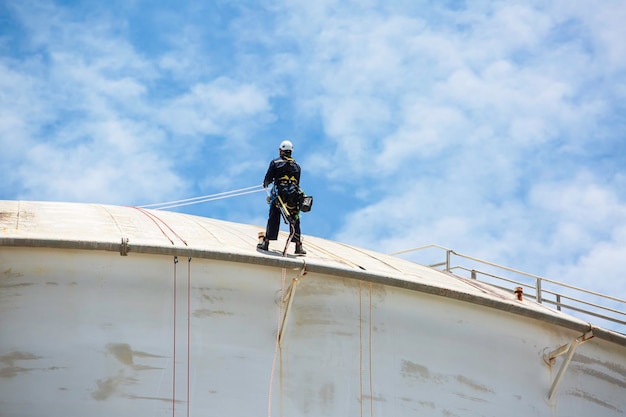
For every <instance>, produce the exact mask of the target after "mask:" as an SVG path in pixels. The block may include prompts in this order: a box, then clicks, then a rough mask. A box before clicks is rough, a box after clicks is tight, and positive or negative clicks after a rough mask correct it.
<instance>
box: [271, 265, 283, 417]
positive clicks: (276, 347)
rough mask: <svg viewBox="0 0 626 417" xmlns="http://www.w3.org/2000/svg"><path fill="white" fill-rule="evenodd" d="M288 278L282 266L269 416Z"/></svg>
mask: <svg viewBox="0 0 626 417" xmlns="http://www.w3.org/2000/svg"><path fill="white" fill-rule="evenodd" d="M286 280H287V269H286V268H281V279H280V301H279V303H278V320H277V325H276V344H275V345H274V359H273V360H272V372H271V374H270V388H269V393H268V400H267V417H272V388H273V386H274V374H275V372H276V358H277V356H278V348H279V345H280V328H281V327H282V320H283V302H284V301H283V300H284V298H285V282H286Z"/></svg>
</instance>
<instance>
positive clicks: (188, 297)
mask: <svg viewBox="0 0 626 417" xmlns="http://www.w3.org/2000/svg"><path fill="white" fill-rule="evenodd" d="M190 346H191V257H189V258H187V417H189V391H190V385H191V381H190V370H191V347H190Z"/></svg>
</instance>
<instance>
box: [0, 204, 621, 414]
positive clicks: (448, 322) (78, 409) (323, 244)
mask: <svg viewBox="0 0 626 417" xmlns="http://www.w3.org/2000/svg"><path fill="white" fill-rule="evenodd" d="M18 206H19V207H18ZM19 213H21V214H20V215H19V216H18V214H19ZM18 217H19V218H20V219H19V220H17V219H18ZM147 217H149V216H147V215H146V213H142V212H140V211H137V210H134V209H132V208H123V207H103V206H92V205H60V204H56V203H27V202H21V203H20V204H17V203H16V202H0V222H1V223H0V231H1V232H2V239H1V240H0V242H1V245H2V246H0V265H1V266H0V410H1V411H0V415H2V416H34V415H46V416H53V417H55V416H68V415H89V416H94V417H96V416H111V415H116V416H138V415H141V416H169V415H175V416H189V415H192V416H193V415H198V416H199V415H228V416H250V415H259V414H262V415H264V414H266V413H267V414H271V415H274V416H320V415H324V416H346V415H370V416H389V415H393V416H413V415H427V416H502V415H510V416H525V417H527V416H573V415H594V416H617V415H623V414H624V412H626V411H625V410H626V400H625V399H624V398H626V395H625V394H626V365H625V364H626V343H624V338H623V336H622V335H620V334H612V333H610V332H603V331H602V329H597V328H596V329H593V330H595V332H594V334H596V337H594V338H592V339H590V340H589V341H587V342H586V343H584V344H581V345H580V346H579V347H578V349H577V350H576V353H575V354H574V355H573V357H572V360H571V363H570V364H569V366H568V367H567V368H566V370H565V373H564V376H563V378H562V380H561V383H560V384H559V386H558V389H556V392H555V395H554V396H553V397H552V398H551V399H549V398H548V393H549V390H550V387H551V385H552V383H553V381H554V380H555V378H556V374H557V372H558V371H559V369H560V367H561V365H562V364H563V363H564V359H563V357H562V356H561V357H559V358H557V359H556V360H555V361H554V363H553V364H552V365H549V364H548V363H547V362H546V360H545V355H546V353H547V352H550V351H553V350H555V349H556V348H558V347H560V346H563V345H566V344H568V343H570V342H572V341H573V340H575V339H576V338H578V337H580V336H581V335H582V334H583V333H585V331H587V330H588V329H589V328H590V326H589V325H588V324H587V323H584V322H581V321H579V320H577V319H575V318H573V317H569V316H567V315H565V314H563V313H560V312H555V311H551V310H548V309H547V308H545V307H544V306H541V305H537V304H534V303H532V302H528V301H524V302H519V301H517V300H515V299H514V297H513V296H512V293H506V292H503V291H500V290H497V289H490V288H489V287H488V286H485V287H477V284H476V283H468V282H466V281H465V280H463V279H460V278H458V277H454V276H450V275H448V274H444V273H441V272H438V271H434V270H432V269H429V268H426V267H422V266H419V265H415V264H412V263H410V262H407V261H402V260H399V259H395V258H392V257H387V256H385V255H382V254H376V253H373V252H368V251H364V250H362V249H358V248H351V247H348V246H345V245H341V244H338V243H336V242H328V241H324V240H321V239H316V238H314V237H310V236H306V237H305V242H306V244H307V250H308V251H309V254H308V256H307V258H306V259H305V258H295V257H287V258H282V257H278V256H276V255H272V254H269V255H268V254H264V253H258V252H256V250H254V245H255V243H256V232H257V231H258V230H260V228H259V227H254V226H247V225H235V224H230V223H226V222H218V221H215V220H211V219H202V218H194V217H192V216H184V215H178V214H175V213H159V214H158V219H159V220H158V221H157V223H160V224H161V225H162V226H163V224H167V225H168V226H169V227H171V229H169V228H166V227H163V230H165V231H166V232H165V233H163V231H161V230H159V227H157V226H156V223H155V222H153V221H151V219H150V218H147ZM161 222H163V223H161ZM94 233H96V235H94ZM174 233H175V234H176V235H177V236H178V237H180V238H181V241H178V237H176V236H175V235H174ZM166 235H167V236H169V238H168V237H166ZM88 236H93V237H92V238H91V239H87V237H88ZM96 236H97V237H96ZM122 237H128V239H129V242H130V243H129V245H130V246H129V248H130V252H129V253H128V254H127V255H126V256H121V255H120V252H119V250H120V247H121V246H122V248H123V245H120V241H121V238H122ZM170 238H171V239H170ZM182 240H184V241H185V243H182ZM172 241H174V242H172ZM134 242H138V243H134ZM133 243H134V244H133ZM122 252H124V251H122ZM305 260H306V262H305ZM279 329H281V331H280V332H279ZM279 334H280V337H281V339H280V344H279V343H278V340H277V339H278V338H277V336H278V335H279Z"/></svg>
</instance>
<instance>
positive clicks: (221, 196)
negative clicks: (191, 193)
mask: <svg viewBox="0 0 626 417" xmlns="http://www.w3.org/2000/svg"><path fill="white" fill-rule="evenodd" d="M260 191H263V186H262V185H254V186H252V187H246V188H241V189H239V190H232V191H224V192H222V193H217V194H210V195H203V196H200V197H192V198H185V199H183V200H174V201H166V202H164V203H154V204H146V205H143V206H139V207H140V208H148V207H150V208H153V209H155V210H164V209H168V208H174V207H181V206H189V205H192V204H200V203H207V202H209V201H215V200H222V199H225V198H231V197H239V196H241V195H246V194H252V193H258V192H260Z"/></svg>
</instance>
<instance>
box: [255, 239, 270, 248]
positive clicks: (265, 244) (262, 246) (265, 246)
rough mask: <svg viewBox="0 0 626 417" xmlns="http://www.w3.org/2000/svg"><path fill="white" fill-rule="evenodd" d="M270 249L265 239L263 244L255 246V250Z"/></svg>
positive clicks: (268, 242)
mask: <svg viewBox="0 0 626 417" xmlns="http://www.w3.org/2000/svg"><path fill="white" fill-rule="evenodd" d="M269 247H270V241H269V240H267V239H263V243H259V244H258V245H256V248H257V249H261V250H268V249H269Z"/></svg>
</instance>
